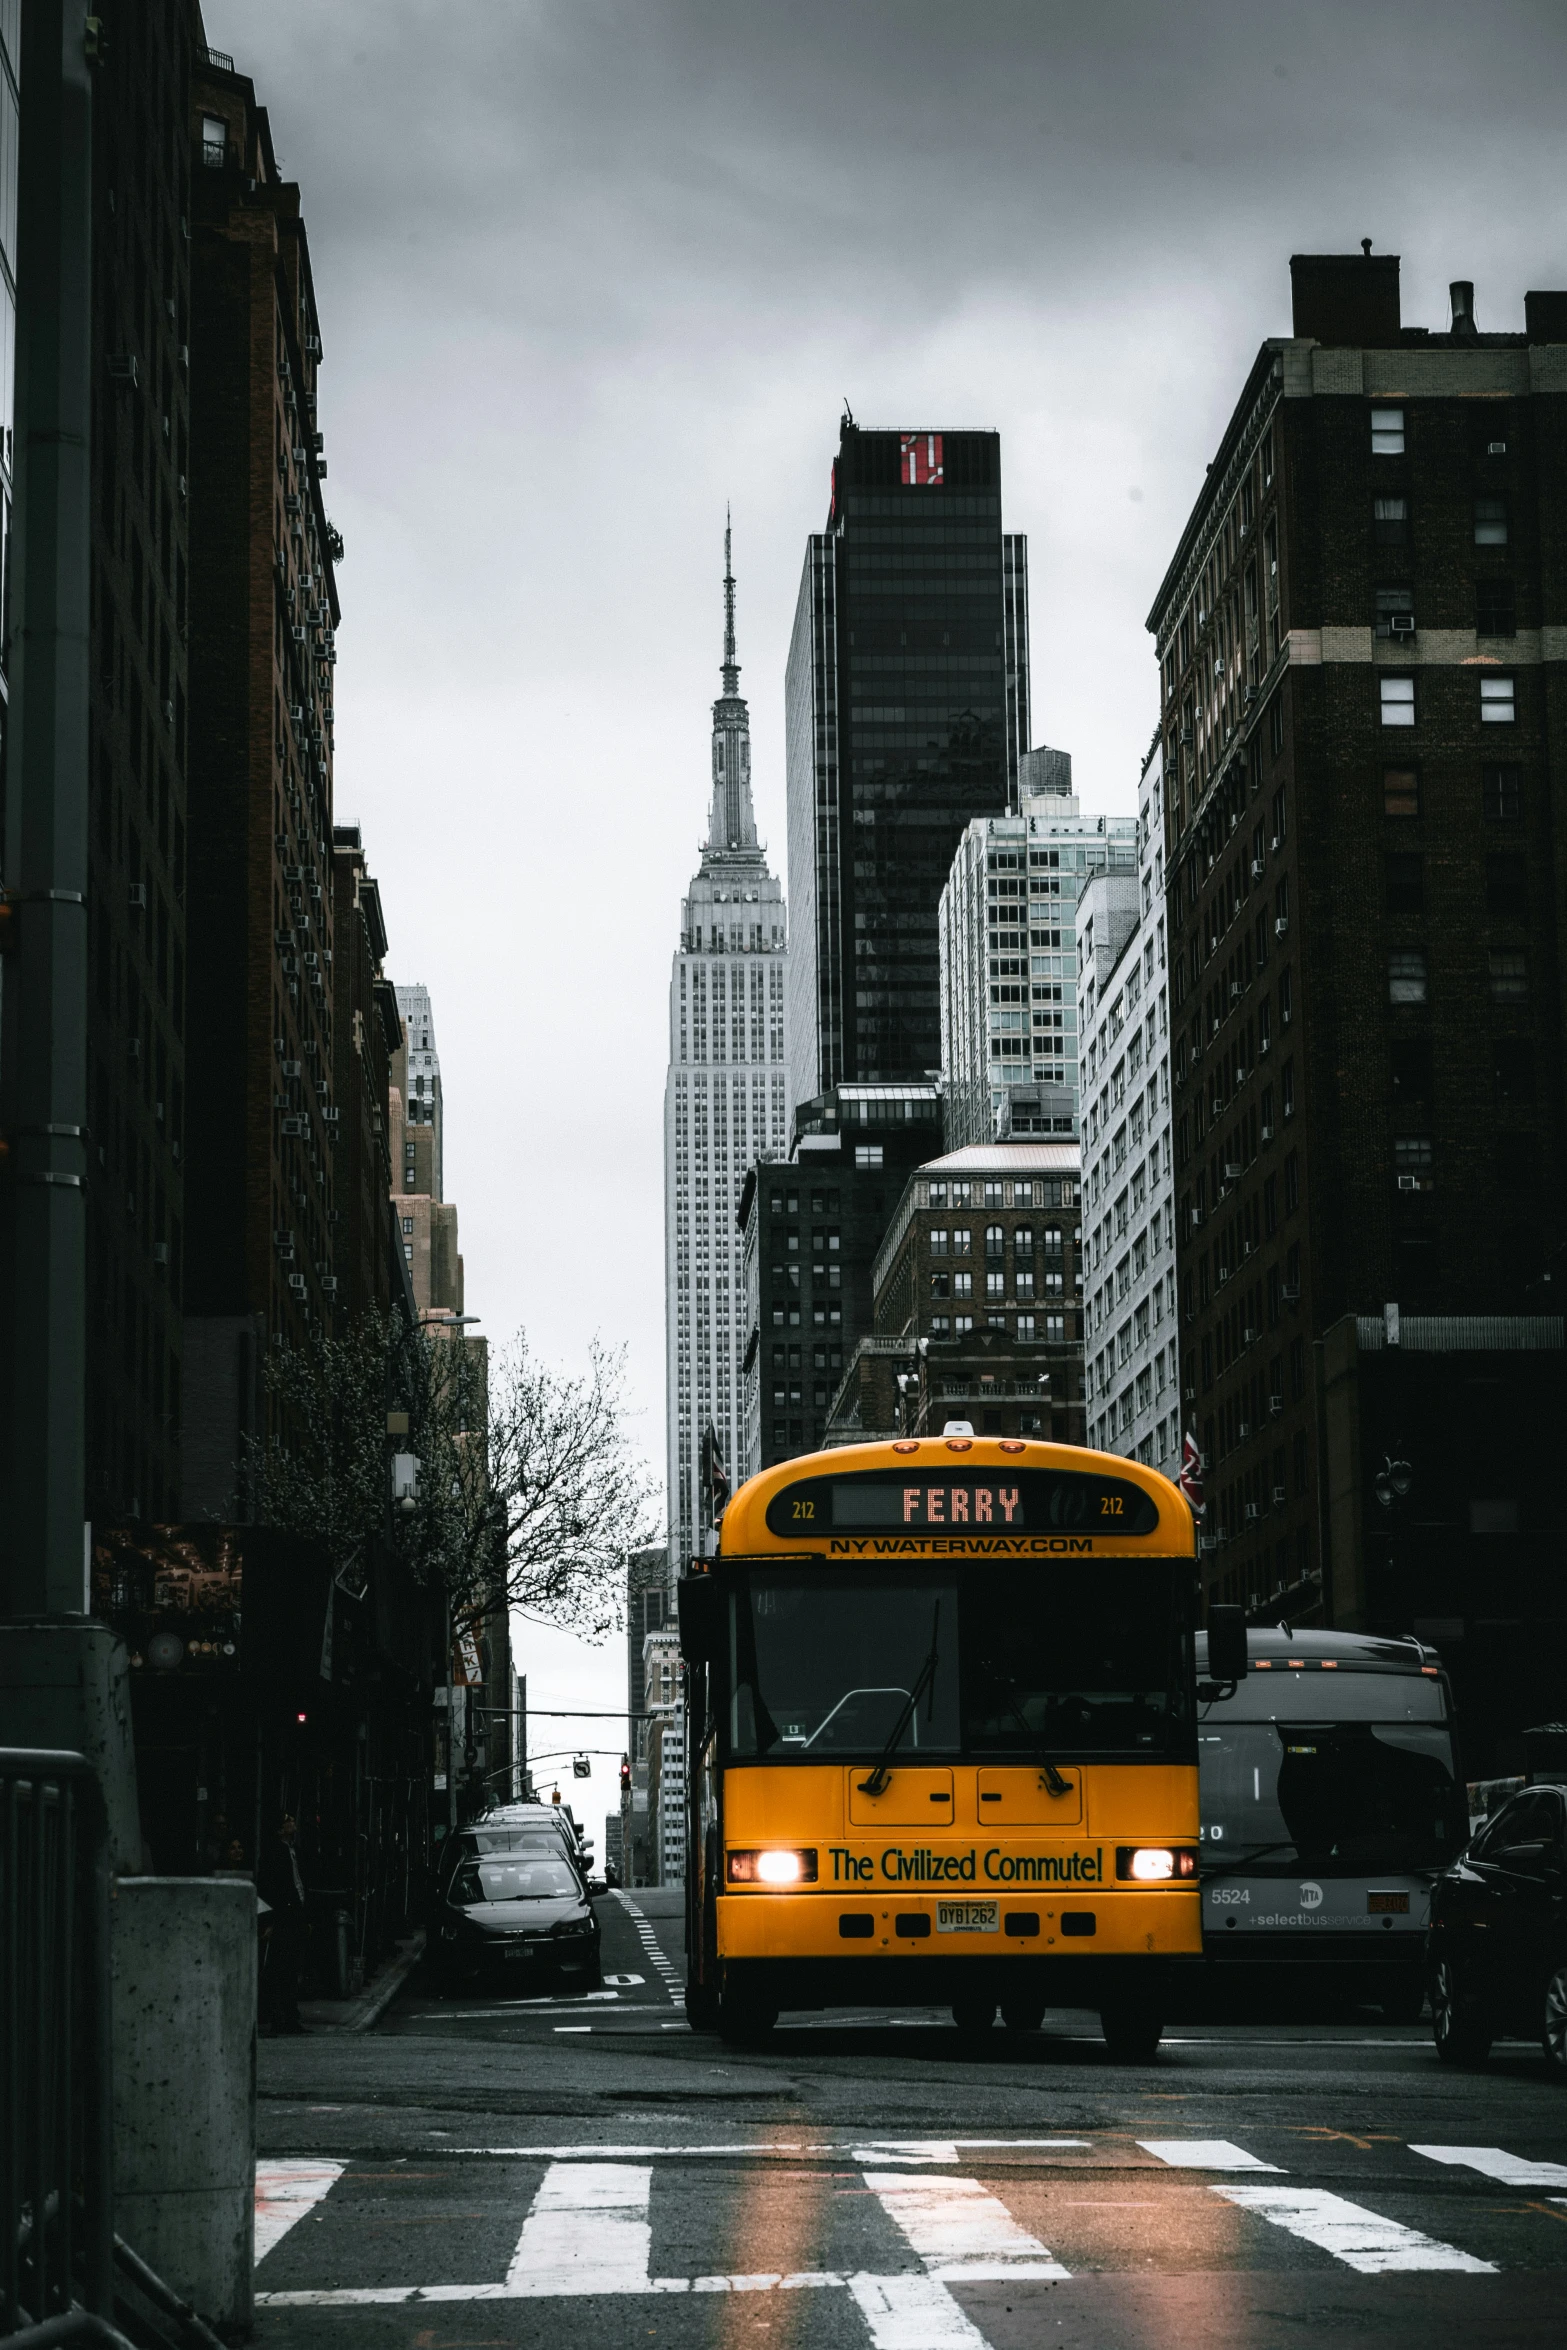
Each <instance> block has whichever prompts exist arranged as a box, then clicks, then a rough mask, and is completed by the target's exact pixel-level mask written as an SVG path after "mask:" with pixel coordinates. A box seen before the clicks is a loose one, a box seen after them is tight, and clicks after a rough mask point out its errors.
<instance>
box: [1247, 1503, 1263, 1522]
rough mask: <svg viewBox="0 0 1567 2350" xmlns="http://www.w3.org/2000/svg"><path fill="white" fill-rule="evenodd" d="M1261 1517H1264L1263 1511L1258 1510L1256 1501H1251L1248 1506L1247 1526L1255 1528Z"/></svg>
mask: <svg viewBox="0 0 1567 2350" xmlns="http://www.w3.org/2000/svg"><path fill="white" fill-rule="evenodd" d="M1261 1516H1262V1511H1261V1510H1260V1509H1259V1508H1258V1506H1257V1504H1256V1503H1255V1502H1254V1501H1249V1502H1248V1503H1247V1504H1246V1523H1247V1525H1248V1526H1255V1525H1256V1523H1257V1520H1258V1519H1259V1518H1260V1517H1261Z"/></svg>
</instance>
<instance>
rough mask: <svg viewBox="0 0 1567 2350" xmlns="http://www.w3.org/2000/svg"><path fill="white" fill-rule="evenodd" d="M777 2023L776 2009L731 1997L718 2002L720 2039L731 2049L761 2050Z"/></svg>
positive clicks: (753, 2001) (749, 2000)
mask: <svg viewBox="0 0 1567 2350" xmlns="http://www.w3.org/2000/svg"><path fill="white" fill-rule="evenodd" d="M777 2021H778V2010H777V2008H776V2007H764V2006H762V2005H761V2004H760V2003H759V2002H757V2001H755V2000H751V1999H735V1998H732V1997H731V1998H725V1999H720V2001H719V2002H718V2033H719V2038H720V2039H721V2040H723V2041H724V2042H725V2043H726V2044H727V2045H728V2046H729V2047H731V2048H760V2047H761V2046H762V2045H763V2043H764V2042H765V2041H766V2040H767V2039H768V2037H769V2035H770V2034H771V2032H772V2028H773V2026H774V2024H776V2023H777Z"/></svg>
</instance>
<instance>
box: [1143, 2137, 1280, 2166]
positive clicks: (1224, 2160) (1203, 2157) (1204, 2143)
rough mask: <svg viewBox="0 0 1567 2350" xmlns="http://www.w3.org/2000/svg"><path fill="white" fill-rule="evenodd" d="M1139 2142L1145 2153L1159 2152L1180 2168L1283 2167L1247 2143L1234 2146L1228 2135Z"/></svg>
mask: <svg viewBox="0 0 1567 2350" xmlns="http://www.w3.org/2000/svg"><path fill="white" fill-rule="evenodd" d="M1137 2143H1138V2145H1139V2146H1140V2147H1141V2148H1142V2150H1143V2152H1144V2153H1145V2154H1153V2155H1157V2156H1158V2158H1159V2160H1160V2161H1161V2162H1168V2163H1170V2164H1172V2165H1173V2166H1174V2167H1175V2168H1176V2169H1177V2170H1272V2171H1276V2170H1280V2169H1281V2167H1282V2166H1281V2165H1280V2164H1279V2163H1276V2162H1261V2161H1259V2160H1258V2158H1257V2156H1256V2155H1255V2154H1248V2153H1247V2151H1246V2149H1245V2147H1244V2146H1232V2145H1231V2144H1230V2141H1229V2139H1228V2138H1139V2139H1138V2141H1137Z"/></svg>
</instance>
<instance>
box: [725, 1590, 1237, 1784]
mask: <svg viewBox="0 0 1567 2350" xmlns="http://www.w3.org/2000/svg"><path fill="white" fill-rule="evenodd" d="M1189 1575H1190V1570H1189V1568H1182V1567H1180V1566H1179V1565H1177V1564H1175V1563H1174V1562H1172V1561H1170V1560H1167V1559H1156V1560H1136V1561H1128V1560H1116V1561H1114V1562H1109V1563H1107V1564H1106V1565H1104V1566H1103V1567H1099V1566H1097V1565H1096V1569H1095V1572H1094V1574H1093V1576H1092V1578H1091V1579H1088V1578H1084V1577H1083V1576H1082V1575H1081V1573H1080V1572H1079V1573H1077V1574H1075V1575H1057V1574H1055V1573H1054V1572H1053V1571H1052V1569H1051V1568H1049V1567H1047V1566H1046V1567H1041V1566H1033V1565H1027V1566H1025V1565H1014V1564H1012V1563H1008V1564H1006V1565H1005V1566H994V1565H990V1564H986V1565H985V1566H984V1567H982V1568H979V1569H976V1570H975V1571H973V1572H969V1573H964V1572H959V1571H957V1570H955V1569H953V1568H950V1567H932V1568H928V1569H926V1568H918V1567H907V1568H900V1569H899V1570H897V1571H896V1573H894V1574H890V1575H889V1574H878V1573H876V1572H874V1571H872V1570H866V1571H865V1572H864V1573H862V1574H845V1573H841V1572H835V1573H834V1574H833V1575H832V1576H831V1577H830V1578H828V1577H825V1576H822V1575H819V1574H814V1573H812V1572H810V1571H809V1570H802V1569H801V1568H799V1567H797V1566H792V1565H791V1566H787V1567H755V1568H752V1569H750V1570H749V1571H748V1572H747V1573H745V1574H744V1575H743V1576H742V1577H738V1578H737V1581H736V1586H735V1588H734V1589H733V1590H732V1591H731V1594H730V1617H729V1706H728V1713H729V1724H728V1727H729V1743H730V1750H731V1752H732V1753H734V1754H737V1755H762V1754H765V1755H770V1756H773V1757H775V1758H780V1759H781V1758H784V1757H789V1756H793V1757H796V1758H798V1759H800V1760H803V1761H815V1760H818V1759H820V1758H823V1757H826V1756H829V1755H849V1754H852V1755H857V1756H858V1755H875V1754H877V1753H878V1752H879V1751H880V1749H881V1748H882V1747H883V1746H884V1745H885V1744H886V1743H887V1741H888V1740H889V1739H890V1738H891V1737H892V1735H893V1733H894V1732H895V1731H896V1732H899V1736H898V1747H899V1749H901V1750H903V1751H906V1752H908V1753H909V1754H916V1753H917V1754H922V1755H923V1754H940V1755H950V1754H957V1753H960V1752H970V1751H972V1752H975V1753H983V1754H1020V1755H1030V1756H1032V1755H1043V1754H1046V1753H1052V1754H1062V1755H1070V1754H1073V1753H1104V1752H1130V1753H1134V1754H1139V1753H1140V1754H1149V1753H1159V1752H1164V1751H1167V1750H1169V1747H1170V1742H1171V1741H1172V1740H1173V1739H1181V1740H1189V1738H1190V1717H1189V1712H1188V1701H1187V1695H1186V1691H1187V1683H1188V1678H1189V1670H1190V1668H1189V1665H1188V1664H1187V1662H1186V1659H1187V1656H1188V1652H1189V1635H1188V1632H1187V1610H1186V1604H1185V1599H1184V1593H1185V1590H1186V1584H1187V1581H1188V1579H1189ZM916 1699H917V1701H915V1700H916ZM911 1701H915V1702H911ZM1187 1751H1188V1752H1189V1746H1188V1748H1187Z"/></svg>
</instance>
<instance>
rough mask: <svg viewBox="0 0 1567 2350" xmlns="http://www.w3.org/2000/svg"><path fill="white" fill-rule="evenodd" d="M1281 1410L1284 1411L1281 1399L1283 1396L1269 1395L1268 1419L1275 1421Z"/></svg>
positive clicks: (1282, 1399)
mask: <svg viewBox="0 0 1567 2350" xmlns="http://www.w3.org/2000/svg"><path fill="white" fill-rule="evenodd" d="M1283 1409H1284V1398H1283V1396H1282V1395H1270V1396H1269V1398H1268V1416H1269V1418H1270V1419H1273V1420H1276V1419H1277V1418H1278V1417H1279V1415H1280V1413H1281V1412H1282V1411H1283Z"/></svg>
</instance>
